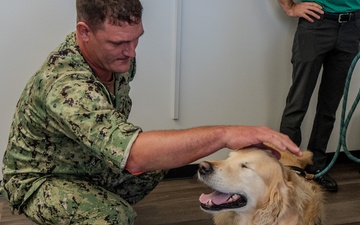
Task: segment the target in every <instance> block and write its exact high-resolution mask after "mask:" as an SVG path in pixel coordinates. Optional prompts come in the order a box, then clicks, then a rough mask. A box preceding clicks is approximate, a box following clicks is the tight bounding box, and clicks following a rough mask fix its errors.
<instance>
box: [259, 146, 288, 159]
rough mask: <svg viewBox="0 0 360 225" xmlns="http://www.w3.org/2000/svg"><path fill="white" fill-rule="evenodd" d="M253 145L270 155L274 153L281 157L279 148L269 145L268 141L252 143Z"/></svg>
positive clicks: (278, 157)
mask: <svg viewBox="0 0 360 225" xmlns="http://www.w3.org/2000/svg"><path fill="white" fill-rule="evenodd" d="M253 147H256V148H259V149H263V150H265V151H268V152H270V153H271V154H272V155H274V156H275V157H276V158H277V159H280V158H281V154H280V150H278V149H276V148H275V147H273V145H270V144H268V143H265V142H264V143H261V144H257V145H253Z"/></svg>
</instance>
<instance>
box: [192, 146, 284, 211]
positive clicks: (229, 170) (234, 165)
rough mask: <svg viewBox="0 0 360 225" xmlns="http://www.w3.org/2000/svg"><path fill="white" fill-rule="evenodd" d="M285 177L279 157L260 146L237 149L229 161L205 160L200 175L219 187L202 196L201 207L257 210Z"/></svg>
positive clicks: (214, 209) (211, 185)
mask: <svg viewBox="0 0 360 225" xmlns="http://www.w3.org/2000/svg"><path fill="white" fill-rule="evenodd" d="M284 176H285V174H284V171H283V167H282V165H281V164H280V162H279V160H278V159H277V158H276V157H275V156H274V155H273V154H271V153H270V151H264V150H260V149H256V148H249V149H242V150H239V151H233V152H231V153H230V155H229V158H227V159H226V160H221V161H211V162H206V161H205V162H201V163H200V164H199V170H198V178H199V180H200V181H202V182H204V183H205V184H206V185H208V186H209V187H211V188H212V189H214V190H215V192H213V193H211V194H202V195H201V196H200V198H199V200H200V203H201V208H202V209H203V210H204V211H206V212H210V213H215V212H219V211H236V212H245V211H248V210H250V209H254V208H256V207H257V205H258V204H262V203H263V202H264V201H266V198H268V197H269V192H270V191H271V189H274V187H277V188H279V184H280V183H281V182H283V180H284V179H283V177H284Z"/></svg>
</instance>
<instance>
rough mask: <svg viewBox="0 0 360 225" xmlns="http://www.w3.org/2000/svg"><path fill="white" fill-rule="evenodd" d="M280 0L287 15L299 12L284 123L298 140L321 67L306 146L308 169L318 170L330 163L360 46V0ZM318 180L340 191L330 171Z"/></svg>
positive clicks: (285, 131) (282, 124)
mask: <svg viewBox="0 0 360 225" xmlns="http://www.w3.org/2000/svg"><path fill="white" fill-rule="evenodd" d="M278 1H279V4H280V5H281V7H282V8H283V10H284V11H285V12H286V14H287V15H288V16H291V17H299V22H298V27H297V31H296V33H295V37H294V43H293V48H292V58H291V62H292V64H293V74H292V80H293V83H292V85H291V87H290V90H289V93H288V96H287V99H286V106H285V109H284V112H283V115H282V120H281V124H280V132H282V133H284V134H287V135H288V136H289V137H290V138H291V139H292V140H293V141H294V142H295V143H296V144H297V145H300V143H301V129H300V127H301V123H302V121H303V119H304V116H305V114H306V111H307V109H308V106H309V102H310V98H311V95H312V93H313V90H314V88H315V86H316V82H317V79H318V76H319V73H320V70H321V68H323V73H322V76H321V83H320V89H319V93H318V101H317V108H316V114H315V119H314V123H313V127H312V132H311V136H310V140H309V143H308V149H309V150H311V151H312V152H313V153H314V159H313V160H314V164H313V165H312V166H309V167H307V170H308V172H310V173H318V172H320V171H322V170H323V169H325V167H326V153H325V152H326V148H327V144H328V141H329V138H330V134H331V132H332V130H333V126H334V122H335V115H336V110H337V108H338V105H339V103H340V100H341V98H342V95H343V90H344V86H345V80H346V76H347V73H348V70H349V67H350V64H351V62H352V60H353V59H354V57H355V56H356V55H357V53H358V51H359V39H360V11H359V10H360V0H341V1H339V0H328V1H325V0H315V1H305V0H304V1H302V2H300V3H294V2H293V0H278ZM317 182H318V183H319V184H320V185H321V186H323V187H324V188H325V190H327V191H330V192H335V191H337V190H338V187H337V183H336V181H335V180H334V179H333V178H332V177H330V176H329V175H328V174H325V175H323V176H322V177H319V178H318V179H317Z"/></svg>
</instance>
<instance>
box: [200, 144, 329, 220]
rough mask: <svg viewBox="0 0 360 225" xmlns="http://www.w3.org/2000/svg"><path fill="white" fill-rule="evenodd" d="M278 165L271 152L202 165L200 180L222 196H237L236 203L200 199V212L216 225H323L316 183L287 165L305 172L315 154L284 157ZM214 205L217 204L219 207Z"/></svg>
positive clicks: (248, 152) (237, 154) (252, 151)
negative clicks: (227, 194) (210, 214)
mask: <svg viewBox="0 0 360 225" xmlns="http://www.w3.org/2000/svg"><path fill="white" fill-rule="evenodd" d="M280 153H281V158H280V162H281V163H280V162H279V160H278V159H277V158H276V157H275V156H274V155H273V154H272V153H270V151H265V150H260V149H258V148H247V149H242V150H238V151H232V152H231V153H230V155H229V158H228V159H226V160H221V161H211V162H201V163H200V165H199V170H198V178H199V179H200V180H201V181H202V182H204V183H205V184H206V185H208V186H209V187H211V188H212V189H214V190H216V191H217V194H216V196H217V197H222V198H225V197H226V195H222V194H219V193H230V194H237V195H235V196H233V199H234V198H235V199H237V198H239V196H241V197H240V198H239V199H238V200H236V201H235V200H232V201H233V203H229V202H228V203H225V204H222V201H224V199H222V200H221V202H219V199H218V200H215V199H213V200H209V199H210V198H211V197H214V195H212V196H209V195H204V194H203V195H201V196H200V199H199V200H200V202H201V208H202V209H203V210H204V211H205V212H208V213H213V214H214V222H215V224H216V225H320V224H321V221H322V219H323V205H324V194H323V192H322V190H321V187H320V186H318V185H317V184H316V183H315V182H313V181H309V180H306V179H305V178H303V177H300V176H299V175H297V174H296V173H295V172H294V171H292V170H291V169H290V168H289V167H287V166H285V165H291V166H297V167H301V168H305V166H306V165H307V164H311V158H312V153H311V152H310V151H305V152H303V156H302V157H297V156H294V155H292V154H291V153H289V152H286V151H281V152H280ZM226 198H227V197H226ZM214 202H216V203H217V204H215V203H214Z"/></svg>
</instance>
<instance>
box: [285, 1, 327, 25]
mask: <svg viewBox="0 0 360 225" xmlns="http://www.w3.org/2000/svg"><path fill="white" fill-rule="evenodd" d="M284 11H285V12H286V14H287V15H288V16H291V17H302V18H304V19H306V20H308V21H309V22H311V23H312V22H314V20H313V18H316V19H320V16H319V14H324V11H323V10H322V7H321V6H320V5H319V4H317V3H315V2H301V3H294V4H291V5H290V6H289V7H288V8H287V9H284ZM312 17H313V18H312Z"/></svg>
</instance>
